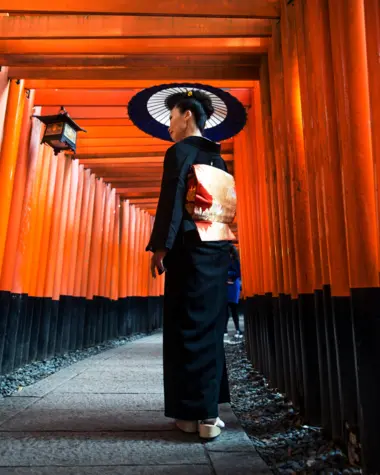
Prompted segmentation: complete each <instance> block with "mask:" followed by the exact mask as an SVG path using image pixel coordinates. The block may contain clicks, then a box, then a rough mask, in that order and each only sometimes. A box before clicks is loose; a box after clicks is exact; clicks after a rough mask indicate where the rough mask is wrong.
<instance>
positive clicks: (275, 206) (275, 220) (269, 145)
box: [260, 58, 284, 294]
mask: <svg viewBox="0 0 380 475" xmlns="http://www.w3.org/2000/svg"><path fill="white" fill-rule="evenodd" d="M260 92H261V109H262V115H263V128H264V141H265V150H266V153H265V165H266V176H267V180H268V187H269V199H270V200H269V203H270V208H271V213H270V215H269V218H270V222H269V225H270V234H271V241H272V248H273V259H274V262H273V263H272V275H273V292H274V294H276V293H284V269H283V260H282V243H281V232H280V211H279V203H278V193H277V174H276V161H275V155H274V154H275V152H274V138H273V120H272V106H271V97H270V79H269V64H268V58H263V60H262V63H261V68H260Z"/></svg>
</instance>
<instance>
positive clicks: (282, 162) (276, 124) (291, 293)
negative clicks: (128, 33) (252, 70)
mask: <svg viewBox="0 0 380 475" xmlns="http://www.w3.org/2000/svg"><path fill="white" fill-rule="evenodd" d="M268 60H269V72H270V93H271V105H272V115H273V141H274V156H275V174H276V185H277V187H276V188H277V196H278V204H279V205H278V211H279V223H276V224H277V226H278V227H279V228H280V236H281V255H282V265H283V293H280V294H279V314H280V317H279V320H280V329H281V341H282V361H283V365H282V367H283V374H284V389H285V392H286V393H287V394H289V395H291V396H292V395H293V393H292V388H293V390H294V389H295V384H294V382H293V383H292V378H293V379H294V374H295V371H294V365H293V356H292V355H293V352H294V345H292V344H290V343H289V342H293V341H294V334H291V332H290V331H289V327H290V325H289V320H290V318H291V300H292V299H296V298H297V289H296V268H295V250H294V232H293V226H292V201H291V190H290V176H289V173H290V172H289V158H288V147H287V135H286V133H285V132H286V125H285V97H284V94H285V91H284V81H283V60H282V45H281V29H280V24H279V23H277V24H275V25H273V30H272V44H271V47H270V50H269V55H268ZM294 397H296V395H294Z"/></svg>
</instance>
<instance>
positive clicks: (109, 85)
mask: <svg viewBox="0 0 380 475" xmlns="http://www.w3.org/2000/svg"><path fill="white" fill-rule="evenodd" d="M22 52H24V50H22ZM187 80H188V79H187V78H186V77H185V76H182V77H181V78H180V79H178V81H179V82H187ZM205 80H206V79H205ZM255 83H256V81H254V80H246V79H244V80H229V79H214V80H208V84H210V86H214V87H221V88H247V87H248V88H249V87H253V86H254V85H255ZM155 85H157V82H156V81H155V80H151V79H146V78H143V79H137V80H136V79H134V80H112V79H109V80H108V81H101V80H96V79H95V80H94V79H89V80H72V79H71V80H62V79H44V80H26V81H25V87H26V88H29V89H130V88H132V89H134V88H137V89H144V88H147V87H151V86H155Z"/></svg>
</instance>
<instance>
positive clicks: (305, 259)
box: [281, 0, 320, 423]
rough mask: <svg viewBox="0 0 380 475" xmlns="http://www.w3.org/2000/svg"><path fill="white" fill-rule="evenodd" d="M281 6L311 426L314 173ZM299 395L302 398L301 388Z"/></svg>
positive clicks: (298, 321) (286, 10)
mask: <svg viewBox="0 0 380 475" xmlns="http://www.w3.org/2000/svg"><path fill="white" fill-rule="evenodd" d="M281 6H282V10H281V34H282V52H283V64H284V86H285V106H286V124H287V144H288V153H289V161H290V177H291V194H292V212H293V214H292V215H293V227H294V242H295V251H296V252H295V258H296V259H295V265H296V281H297V293H298V298H297V306H295V305H294V303H293V306H292V313H293V321H292V323H293V332H294V344H295V351H294V357H295V361H294V366H295V368H294V369H295V371H296V375H297V379H298V380H297V381H296V385H298V384H303V399H304V407H305V416H306V419H307V420H308V421H310V422H312V423H318V422H319V421H320V385H319V377H318V345H317V338H316V314H315V305H314V302H315V300H314V282H313V276H314V256H313V249H312V238H311V218H310V212H309V207H310V201H309V182H308V173H310V170H308V163H307V160H306V158H305V149H304V135H303V126H302V106H301V91H300V77H299V64H298V56H297V54H298V52H297V38H296V35H295V34H294V32H295V24H296V23H295V9H294V6H293V5H288V4H287V2H286V0H282V2H281ZM301 371H302V372H301ZM301 375H302V376H301ZM301 377H302V379H301ZM296 394H297V396H298V388H297V390H296Z"/></svg>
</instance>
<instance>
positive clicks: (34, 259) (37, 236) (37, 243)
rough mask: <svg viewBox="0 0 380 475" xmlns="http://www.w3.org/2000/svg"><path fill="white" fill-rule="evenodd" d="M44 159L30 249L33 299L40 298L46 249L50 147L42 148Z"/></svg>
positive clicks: (41, 165) (30, 277)
mask: <svg viewBox="0 0 380 475" xmlns="http://www.w3.org/2000/svg"><path fill="white" fill-rule="evenodd" d="M42 148H43V152H42V159H41V162H40V169H41V172H40V174H41V178H40V183H39V187H38V189H37V190H36V191H37V193H36V201H35V203H34V205H35V221H34V228H35V230H34V239H33V241H32V243H33V246H32V247H31V248H30V250H31V252H32V256H31V267H30V276H29V284H28V294H29V295H30V296H32V297H38V294H37V286H38V275H39V273H41V274H42V275H41V276H42V277H43V273H42V272H41V271H40V267H39V264H40V262H41V260H43V256H42V253H43V251H42V249H43V248H44V249H46V245H45V243H43V242H42V235H43V228H44V223H45V219H46V218H47V216H46V211H47V192H48V185H49V172H50V163H51V159H52V153H51V152H52V150H51V148H50V147H46V146H42Z"/></svg>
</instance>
